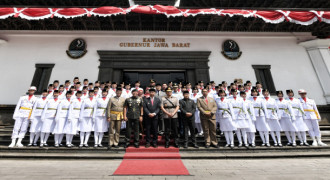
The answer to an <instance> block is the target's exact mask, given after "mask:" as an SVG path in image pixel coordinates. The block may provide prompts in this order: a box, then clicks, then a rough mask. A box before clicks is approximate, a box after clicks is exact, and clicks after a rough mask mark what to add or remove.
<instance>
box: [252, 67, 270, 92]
mask: <svg viewBox="0 0 330 180" xmlns="http://www.w3.org/2000/svg"><path fill="white" fill-rule="evenodd" d="M252 68H253V69H254V72H255V75H256V79H257V81H258V82H260V83H261V84H262V87H263V88H267V89H268V90H269V93H270V94H271V95H276V88H275V84H274V80H273V76H272V72H271V65H252ZM261 71H264V79H265V81H263V80H262V79H263V78H262V77H261V76H262V75H261Z"/></svg>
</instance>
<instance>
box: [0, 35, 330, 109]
mask: <svg viewBox="0 0 330 180" xmlns="http://www.w3.org/2000/svg"><path fill="white" fill-rule="evenodd" d="M75 38H83V39H85V41H86V42H87V50H88V52H87V54H86V55H85V56H84V57H82V58H80V59H78V60H73V59H71V58H69V57H68V56H67V54H66V52H65V51H66V50H67V49H68V46H69V44H70V42H71V41H72V40H73V39H75ZM143 38H165V40H166V42H167V43H168V44H169V45H171V43H172V42H179V43H180V42H181V43H190V47H189V48H172V47H171V46H170V47H168V48H158V47H157V48H156V47H148V48H143V47H134V48H132V47H120V46H119V43H121V42H138V43H139V42H142V39H143ZM306 38H313V37H312V36H310V34H308V33H307V34H306V33H298V34H294V33H233V32H230V33H229V32H227V33H199V32H197V33H192V32H80V31H76V32H63V31H62V32H52V31H48V32H47V31H34V32H29V31H16V32H14V31H0V39H4V40H6V42H5V43H2V44H0V61H1V66H0V72H1V77H0V82H1V85H2V88H1V91H0V92H1V93H0V105H1V104H15V103H16V102H17V100H18V98H19V96H20V95H22V94H24V93H25V92H26V90H27V88H28V87H29V86H30V84H31V82H32V78H33V75H34V72H35V64H36V63H55V67H54V69H53V71H52V75H51V78H50V82H52V81H54V80H59V81H60V82H64V81H65V80H66V79H70V80H72V79H73V77H75V76H78V77H80V79H84V78H88V79H89V80H91V81H94V80H96V79H97V77H98V71H99V69H98V66H99V56H98V54H97V50H129V51H132V50H137V51H138V50H146V51H153V50H155V51H156V50H157V51H162V50H163V51H211V52H212V53H211V55H210V57H209V60H210V62H209V66H210V78H211V80H214V81H215V82H216V83H221V81H222V80H226V81H228V82H231V81H233V79H235V78H242V79H243V80H244V81H246V80H251V81H252V82H253V83H254V82H255V81H256V77H255V73H254V69H253V68H252V66H251V65H271V72H272V76H273V80H274V83H275V87H276V89H277V90H286V89H289V88H291V89H293V90H294V91H295V92H296V91H297V90H298V89H300V88H304V89H306V90H307V91H308V92H309V93H308V95H309V97H311V98H313V99H315V100H316V103H317V104H318V105H324V104H326V101H325V98H324V97H323V92H322V89H321V86H320V83H319V81H318V78H317V76H316V73H315V71H314V69H313V66H312V63H311V61H310V59H309V56H308V53H307V52H306V50H305V48H304V47H302V46H299V45H298V42H299V41H301V39H306ZM227 39H233V40H235V41H236V42H237V43H238V45H239V46H240V49H241V51H242V52H243V54H242V56H241V57H240V58H239V59H238V60H235V61H232V60H227V59H226V58H225V57H224V56H223V55H222V54H221V46H222V42H223V41H225V40H227Z"/></svg>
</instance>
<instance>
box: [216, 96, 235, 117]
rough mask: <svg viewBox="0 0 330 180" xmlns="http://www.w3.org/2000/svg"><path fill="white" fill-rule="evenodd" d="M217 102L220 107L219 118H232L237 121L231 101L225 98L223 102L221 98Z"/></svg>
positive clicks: (218, 110)
mask: <svg viewBox="0 0 330 180" xmlns="http://www.w3.org/2000/svg"><path fill="white" fill-rule="evenodd" d="M215 102H216V103H217V106H218V109H217V114H218V117H219V118H229V117H232V119H236V116H235V114H234V110H233V106H232V105H231V103H230V100H228V99H227V98H224V99H223V101H221V98H220V97H219V98H217V99H216V100H215Z"/></svg>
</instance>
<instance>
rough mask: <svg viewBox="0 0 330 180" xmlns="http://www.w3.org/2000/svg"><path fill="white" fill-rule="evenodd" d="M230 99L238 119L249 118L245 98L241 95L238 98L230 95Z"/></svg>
mask: <svg viewBox="0 0 330 180" xmlns="http://www.w3.org/2000/svg"><path fill="white" fill-rule="evenodd" d="M227 99H228V101H229V102H230V104H231V105H232V107H233V111H234V114H235V117H236V118H237V119H247V117H246V116H247V114H248V111H247V108H246V106H245V103H244V100H243V98H241V97H236V99H235V98H234V97H230V98H227Z"/></svg>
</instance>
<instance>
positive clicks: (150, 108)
mask: <svg viewBox="0 0 330 180" xmlns="http://www.w3.org/2000/svg"><path fill="white" fill-rule="evenodd" d="M160 105H161V102H160V99H159V98H157V97H156V96H155V97H154V103H153V104H152V103H151V98H150V97H148V98H145V99H144V101H143V111H144V114H145V115H146V117H149V116H148V114H150V113H155V114H156V116H155V117H154V118H157V117H158V114H159V111H160Z"/></svg>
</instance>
